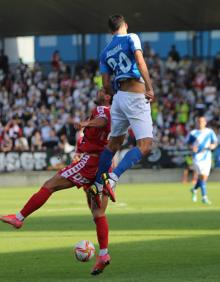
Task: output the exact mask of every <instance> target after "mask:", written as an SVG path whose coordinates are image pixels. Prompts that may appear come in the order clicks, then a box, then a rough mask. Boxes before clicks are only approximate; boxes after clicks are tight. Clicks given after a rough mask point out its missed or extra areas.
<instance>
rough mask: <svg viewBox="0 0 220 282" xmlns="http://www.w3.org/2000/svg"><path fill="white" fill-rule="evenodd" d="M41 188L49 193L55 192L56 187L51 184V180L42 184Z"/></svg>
mask: <svg viewBox="0 0 220 282" xmlns="http://www.w3.org/2000/svg"><path fill="white" fill-rule="evenodd" d="M43 187H44V188H45V189H47V190H49V191H50V192H51V193H53V192H56V187H55V186H54V185H53V184H52V182H51V180H47V181H46V182H44V184H43Z"/></svg>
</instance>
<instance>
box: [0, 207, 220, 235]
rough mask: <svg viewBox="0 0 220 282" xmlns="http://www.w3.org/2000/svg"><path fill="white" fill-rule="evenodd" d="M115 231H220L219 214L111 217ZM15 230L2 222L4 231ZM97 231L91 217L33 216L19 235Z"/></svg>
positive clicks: (122, 215) (208, 212)
mask: <svg viewBox="0 0 220 282" xmlns="http://www.w3.org/2000/svg"><path fill="white" fill-rule="evenodd" d="M108 219H109V225H110V229H111V230H167V229H170V230H185V229H188V230H199V229H202V230H220V220H219V212H217V211H199V212H197V211H196V212H191V211H190V212H175V213H135V214H108ZM6 230H7V231H13V232H14V229H13V228H11V226H8V225H7V224H3V223H1V222H0V232H1V231H6ZM22 230H24V231H29V230H30V231H59V230H60V231H67V230H69V231H71V230H72V231H74V230H77V231H78V230H81V231H83V230H94V224H93V220H92V217H91V216H90V215H80V216H79V215H74V214H73V215H68V216H67V215H63V216H61V215H60V216H49V217H48V216H44V217H36V216H33V217H31V216H30V217H29V218H27V219H26V221H25V224H24V226H23V227H22V229H20V230H19V232H22Z"/></svg>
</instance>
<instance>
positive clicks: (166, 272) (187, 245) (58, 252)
mask: <svg viewBox="0 0 220 282" xmlns="http://www.w3.org/2000/svg"><path fill="white" fill-rule="evenodd" d="M219 241H220V240H219V236H212V235H210V236H200V237H197V238H190V237H189V238H175V239H160V240H155V241H150V240H149V241H140V242H126V243H120V244H114V243H113V244H110V251H111V256H112V263H111V265H110V266H109V267H108V268H107V269H106V271H105V272H104V273H103V274H102V275H101V276H100V277H97V278H96V280H97V281H104V282H107V281H109V282H110V281H115V282H126V281H129V282H140V281H149V282H151V281H154V282H159V281H161V282H162V281H163V282H186V281H187V282H190V281H193V282H195V281H196V282H200V281H201V282H202V281H203V282H204V281H206V282H217V281H219V277H220V268H219V263H220V253H219V248H218V246H219ZM93 263H94V261H91V262H89V263H79V262H77V261H76V260H75V259H74V258H73V255H72V252H71V247H70V248H57V249H49V250H45V251H42V250H39V251H36V250H35V251H24V252H16V251H15V252H13V253H4V254H1V257H0V269H1V272H0V281H4V282H7V281H22V282H25V281H28V282H35V281H37V282H44V281H45V282H46V281H47V282H49V281H51V282H56V281H75V282H80V281H82V282H83V281H84V282H85V281H90V280H91V279H93V281H94V277H91V276H90V274H89V272H90V269H91V266H92V264H93Z"/></svg>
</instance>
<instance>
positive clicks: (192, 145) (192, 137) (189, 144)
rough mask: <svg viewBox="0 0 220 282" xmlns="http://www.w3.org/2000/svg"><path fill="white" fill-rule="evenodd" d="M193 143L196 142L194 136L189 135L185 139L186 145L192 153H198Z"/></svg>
mask: <svg viewBox="0 0 220 282" xmlns="http://www.w3.org/2000/svg"><path fill="white" fill-rule="evenodd" d="M195 141H196V138H195V136H194V135H192V134H190V135H189V136H188V137H187V140H186V143H187V144H188V146H189V148H190V150H192V151H193V153H197V152H198V149H199V148H198V146H195Z"/></svg>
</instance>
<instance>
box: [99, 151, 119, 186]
mask: <svg viewBox="0 0 220 282" xmlns="http://www.w3.org/2000/svg"><path fill="white" fill-rule="evenodd" d="M114 154H115V153H114V152H112V151H110V150H109V149H108V148H105V149H104V151H103V152H102V154H101V156H100V159H99V167H98V171H97V173H96V179H95V182H98V183H102V177H101V176H102V174H103V173H104V172H107V171H109V168H110V167H111V164H112V159H113V157H114Z"/></svg>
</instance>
